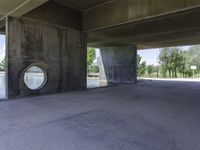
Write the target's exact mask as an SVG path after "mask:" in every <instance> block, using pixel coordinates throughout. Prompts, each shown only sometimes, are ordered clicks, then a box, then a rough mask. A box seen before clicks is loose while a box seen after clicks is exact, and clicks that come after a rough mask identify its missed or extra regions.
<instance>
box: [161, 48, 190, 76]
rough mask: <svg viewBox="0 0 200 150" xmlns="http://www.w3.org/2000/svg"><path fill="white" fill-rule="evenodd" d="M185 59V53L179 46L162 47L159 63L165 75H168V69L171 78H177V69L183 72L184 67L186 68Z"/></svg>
mask: <svg viewBox="0 0 200 150" xmlns="http://www.w3.org/2000/svg"><path fill="white" fill-rule="evenodd" d="M185 60H186V59H185V53H184V52H183V51H182V50H181V49H179V48H176V47H175V48H163V49H161V51H160V55H159V63H160V65H161V68H162V69H161V70H162V72H163V76H164V77H166V73H167V71H168V73H169V77H170V78H171V77H173V78H177V71H179V72H183V69H185V62H186V61H185Z"/></svg>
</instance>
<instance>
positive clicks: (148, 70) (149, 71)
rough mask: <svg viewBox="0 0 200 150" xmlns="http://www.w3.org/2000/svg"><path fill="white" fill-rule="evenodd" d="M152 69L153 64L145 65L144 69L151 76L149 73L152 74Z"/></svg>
mask: <svg viewBox="0 0 200 150" xmlns="http://www.w3.org/2000/svg"><path fill="white" fill-rule="evenodd" d="M153 69H154V66H153V65H148V66H147V68H146V70H147V73H148V75H150V76H151V74H152V73H153V71H154V70H153Z"/></svg>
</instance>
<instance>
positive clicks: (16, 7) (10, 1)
mask: <svg viewBox="0 0 200 150" xmlns="http://www.w3.org/2000/svg"><path fill="white" fill-rule="evenodd" d="M47 1H48V0H1V1H0V14H3V15H9V16H15V17H20V16H22V15H24V14H26V13H28V12H29V11H31V10H33V9H35V8H37V7H39V6H40V5H42V4H43V3H45V2H47ZM0 18H1V16H0Z"/></svg>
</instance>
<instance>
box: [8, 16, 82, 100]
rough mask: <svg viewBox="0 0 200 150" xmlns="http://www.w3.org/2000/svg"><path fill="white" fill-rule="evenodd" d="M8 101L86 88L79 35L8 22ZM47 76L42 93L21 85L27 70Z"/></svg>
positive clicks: (36, 24)
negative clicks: (30, 68) (41, 71)
mask: <svg viewBox="0 0 200 150" xmlns="http://www.w3.org/2000/svg"><path fill="white" fill-rule="evenodd" d="M7 37H8V41H7V48H8V97H9V98H10V97H16V96H27V95H41V94H51V93H57V92H66V91H70V90H79V89H85V88H86V44H85V43H86V41H85V38H84V35H83V32H82V31H79V30H75V29H71V28H67V27H60V26H56V25H52V24H48V23H41V22H38V21H32V20H28V19H24V18H11V17H9V18H8V21H7ZM31 65H34V66H38V67H40V68H42V69H44V71H45V72H46V74H47V83H46V84H45V86H44V87H43V88H41V89H37V90H31V89H29V88H28V87H27V86H26V85H25V83H24V73H25V72H24V71H25V70H26V68H27V67H29V66H31Z"/></svg>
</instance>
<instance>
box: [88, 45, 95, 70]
mask: <svg viewBox="0 0 200 150" xmlns="http://www.w3.org/2000/svg"><path fill="white" fill-rule="evenodd" d="M95 57H96V51H95V48H91V47H89V48H88V49H87V70H88V72H89V68H90V66H91V65H92V64H93V62H94V60H95Z"/></svg>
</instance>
